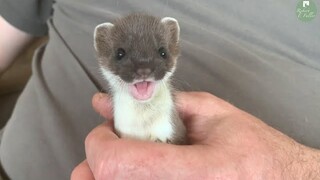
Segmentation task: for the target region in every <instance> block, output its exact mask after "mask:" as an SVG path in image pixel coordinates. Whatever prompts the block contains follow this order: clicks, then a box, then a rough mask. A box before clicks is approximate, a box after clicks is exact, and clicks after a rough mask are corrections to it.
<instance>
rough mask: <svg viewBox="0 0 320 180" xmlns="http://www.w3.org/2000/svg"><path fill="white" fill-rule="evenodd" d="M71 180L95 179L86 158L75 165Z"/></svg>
mask: <svg viewBox="0 0 320 180" xmlns="http://www.w3.org/2000/svg"><path fill="white" fill-rule="evenodd" d="M70 179H71V180H94V177H93V174H92V172H91V170H90V167H89V164H88V162H87V161H86V160H84V161H82V162H81V163H80V164H79V165H78V166H77V167H75V168H74V169H73V171H72V174H71V178H70Z"/></svg>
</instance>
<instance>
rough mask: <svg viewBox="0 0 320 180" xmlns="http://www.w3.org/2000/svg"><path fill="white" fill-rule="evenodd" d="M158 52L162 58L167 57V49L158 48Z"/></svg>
mask: <svg viewBox="0 0 320 180" xmlns="http://www.w3.org/2000/svg"><path fill="white" fill-rule="evenodd" d="M158 52H159V55H160V56H161V57H162V58H163V59H166V58H167V51H166V49H165V48H164V47H161V48H159V50H158Z"/></svg>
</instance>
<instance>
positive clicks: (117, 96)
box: [113, 83, 172, 108]
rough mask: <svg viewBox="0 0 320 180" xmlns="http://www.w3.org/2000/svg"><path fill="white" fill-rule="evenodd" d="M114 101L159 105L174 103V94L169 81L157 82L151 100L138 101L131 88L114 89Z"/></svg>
mask: <svg viewBox="0 0 320 180" xmlns="http://www.w3.org/2000/svg"><path fill="white" fill-rule="evenodd" d="M113 96H114V102H115V103H116V102H118V101H119V103H121V104H122V105H125V104H134V105H135V106H149V105H152V106H157V105H165V104H167V105H169V104H170V106H171V105H172V94H171V90H170V85H169V84H168V83H157V84H156V87H155V92H154V94H153V96H152V97H151V99H150V100H148V101H138V100H136V99H135V98H133V97H132V95H131V94H130V93H129V90H126V89H122V90H119V89H114V91H113ZM157 108H158V107H157Z"/></svg>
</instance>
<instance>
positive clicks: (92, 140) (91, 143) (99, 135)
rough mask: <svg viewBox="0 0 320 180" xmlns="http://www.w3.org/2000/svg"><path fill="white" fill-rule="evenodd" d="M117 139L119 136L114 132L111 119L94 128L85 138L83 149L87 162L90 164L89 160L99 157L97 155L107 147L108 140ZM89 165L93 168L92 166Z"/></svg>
mask: <svg viewBox="0 0 320 180" xmlns="http://www.w3.org/2000/svg"><path fill="white" fill-rule="evenodd" d="M118 139H119V137H118V136H117V135H116V134H115V133H114V128H113V121H107V122H106V123H104V124H102V125H99V126H98V127H96V128H94V129H93V130H92V131H91V132H90V133H89V134H88V136H87V137H86V140H85V151H86V157H87V161H88V163H89V164H90V165H91V163H90V162H92V161H93V160H94V159H97V158H100V157H99V156H100V155H101V154H103V153H104V151H105V150H106V149H108V148H109V146H110V141H115V140H118ZM110 148H111V147H110ZM90 167H91V168H93V167H92V166H90Z"/></svg>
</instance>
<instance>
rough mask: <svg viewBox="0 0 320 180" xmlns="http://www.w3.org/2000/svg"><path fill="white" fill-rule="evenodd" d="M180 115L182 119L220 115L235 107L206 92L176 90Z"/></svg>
mask: <svg viewBox="0 0 320 180" xmlns="http://www.w3.org/2000/svg"><path fill="white" fill-rule="evenodd" d="M175 98H176V99H175V100H176V105H177V108H178V111H179V113H180V117H181V118H182V119H184V120H187V119H190V118H192V117H194V116H210V117H212V116H215V117H217V118H218V117H221V116H223V115H225V114H226V113H228V112H230V111H231V110H232V109H234V108H235V107H234V106H232V105H231V104H229V103H228V102H226V101H224V100H222V99H220V98H218V97H216V96H214V95H212V94H210V93H207V92H178V93H176V94H175Z"/></svg>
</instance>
